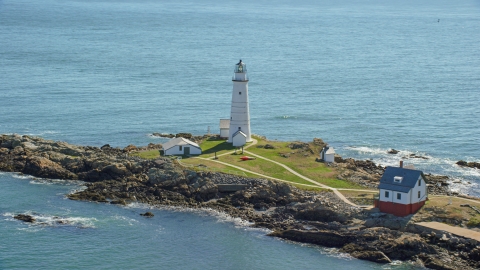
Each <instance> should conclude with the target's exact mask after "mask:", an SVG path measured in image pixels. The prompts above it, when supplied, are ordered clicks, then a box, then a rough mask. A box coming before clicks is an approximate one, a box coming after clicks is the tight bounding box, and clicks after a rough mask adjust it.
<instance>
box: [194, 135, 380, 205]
mask: <svg viewBox="0 0 480 270" xmlns="http://www.w3.org/2000/svg"><path fill="white" fill-rule="evenodd" d="M257 142H258V141H257V140H255V139H253V141H252V143H251V144H249V145H247V146H245V147H244V148H243V152H244V153H247V154H249V155H251V156H254V157H256V158H259V159H263V160H266V161H268V162H272V163H275V164H277V165H279V166H282V167H283V168H285V169H286V170H287V171H289V172H291V173H293V174H294V175H296V176H298V177H300V178H302V179H303V180H305V181H307V182H310V183H312V185H306V184H297V183H295V184H296V185H301V186H308V187H320V188H324V189H329V190H332V191H333V192H334V193H335V195H337V197H339V198H340V199H341V200H342V201H344V202H345V203H346V204H349V205H351V206H354V207H360V206H359V205H356V204H354V203H353V202H351V201H349V200H348V199H347V198H346V197H345V196H344V195H343V194H342V193H340V191H339V190H350V189H337V188H332V187H329V186H327V185H324V184H321V183H318V182H317V181H314V180H312V179H310V178H308V177H306V176H304V175H301V174H299V173H298V172H296V171H294V170H293V169H291V168H290V167H288V166H286V165H284V164H282V163H280V162H277V161H275V160H271V159H268V158H265V157H262V156H260V155H257V154H254V153H252V152H249V151H246V149H248V148H250V147H252V146H254V145H256V144H257ZM234 152H235V151H231V152H227V153H224V154H221V155H217V157H221V156H225V155H230V154H232V153H234ZM195 158H197V159H203V160H209V161H213V162H216V163H219V164H223V165H226V166H229V167H232V168H235V169H237V170H241V171H244V172H248V173H251V174H255V175H258V176H261V177H263V178H267V179H272V180H275V181H281V182H286V183H289V184H292V182H291V181H287V180H283V179H278V178H274V177H270V176H267V175H264V174H261V173H256V172H252V171H250V170H247V169H244V168H242V167H239V166H235V165H232V164H229V163H226V162H222V161H219V160H216V159H215V158H214V157H209V158H202V157H195ZM358 191H368V192H372V191H371V190H358Z"/></svg>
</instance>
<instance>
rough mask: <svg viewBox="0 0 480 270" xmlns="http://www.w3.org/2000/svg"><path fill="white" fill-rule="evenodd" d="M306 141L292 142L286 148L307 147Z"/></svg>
mask: <svg viewBox="0 0 480 270" xmlns="http://www.w3.org/2000/svg"><path fill="white" fill-rule="evenodd" d="M308 147H309V146H308V143H304V142H292V143H291V144H289V145H288V148H290V149H305V148H308Z"/></svg>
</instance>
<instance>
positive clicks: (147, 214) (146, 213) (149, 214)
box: [140, 212, 155, 217]
mask: <svg viewBox="0 0 480 270" xmlns="http://www.w3.org/2000/svg"><path fill="white" fill-rule="evenodd" d="M140 216H144V217H154V216H155V215H154V214H153V213H152V212H145V213H143V214H140Z"/></svg>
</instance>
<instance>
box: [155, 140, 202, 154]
mask: <svg viewBox="0 0 480 270" xmlns="http://www.w3.org/2000/svg"><path fill="white" fill-rule="evenodd" d="M179 145H182V146H183V145H191V146H193V147H196V148H200V146H198V144H196V143H194V142H192V141H190V140H187V139H185V138H182V137H179V138H173V139H171V140H170V141H168V142H166V143H164V144H163V145H162V147H163V150H165V151H166V150H168V149H170V148H172V147H174V146H179Z"/></svg>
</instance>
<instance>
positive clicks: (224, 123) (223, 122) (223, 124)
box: [220, 119, 230, 139]
mask: <svg viewBox="0 0 480 270" xmlns="http://www.w3.org/2000/svg"><path fill="white" fill-rule="evenodd" d="M229 130H230V119H220V138H225V139H227V138H228V135H229V132H228V131H229Z"/></svg>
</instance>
